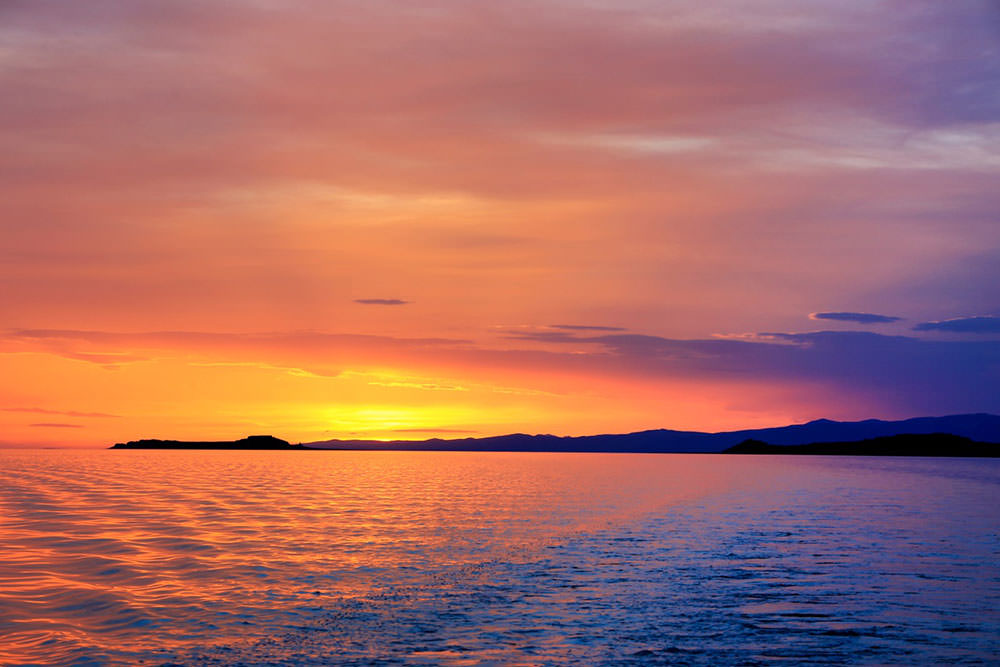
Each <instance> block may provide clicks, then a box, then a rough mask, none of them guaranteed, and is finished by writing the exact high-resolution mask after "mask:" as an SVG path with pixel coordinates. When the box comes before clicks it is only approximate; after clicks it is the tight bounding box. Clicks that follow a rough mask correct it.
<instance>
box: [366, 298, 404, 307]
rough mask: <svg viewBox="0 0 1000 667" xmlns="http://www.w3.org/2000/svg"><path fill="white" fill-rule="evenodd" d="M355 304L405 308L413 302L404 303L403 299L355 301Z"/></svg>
mask: <svg viewBox="0 0 1000 667" xmlns="http://www.w3.org/2000/svg"><path fill="white" fill-rule="evenodd" d="M354 303H360V304H364V305H366V306H405V305H407V304H409V303H412V302H411V301H403V300H402V299H355V300H354Z"/></svg>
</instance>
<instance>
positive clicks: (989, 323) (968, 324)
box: [913, 315, 1000, 333]
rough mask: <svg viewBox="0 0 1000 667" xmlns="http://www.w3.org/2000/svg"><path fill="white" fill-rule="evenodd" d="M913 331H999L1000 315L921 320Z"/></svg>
mask: <svg viewBox="0 0 1000 667" xmlns="http://www.w3.org/2000/svg"><path fill="white" fill-rule="evenodd" d="M913 330H914V331H948V332H952V333H1000V317H996V316H993V315H980V316H977V317H956V318H954V319H950V320H940V321H937V322H921V323H920V324H918V325H916V326H915V327H913Z"/></svg>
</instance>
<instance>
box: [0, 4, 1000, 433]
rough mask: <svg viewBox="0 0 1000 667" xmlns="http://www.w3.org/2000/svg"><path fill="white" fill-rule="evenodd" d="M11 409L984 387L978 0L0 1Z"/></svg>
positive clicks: (1, 409)
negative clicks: (710, 1) (498, 0)
mask: <svg viewBox="0 0 1000 667" xmlns="http://www.w3.org/2000/svg"><path fill="white" fill-rule="evenodd" d="M0 90H2V91H3V100H2V103H0V128H2V132H0V444H2V445H5V446H24V445H32V446H67V445H68V446H90V447H94V446H104V445H107V444H110V443H112V442H117V441H123V440H129V439H136V438H141V437H163V438H198V439H214V438H218V439H222V438H236V437H242V436H244V435H247V434H251V433H255V434H256V433H271V434H274V435H276V436H279V437H283V438H285V439H288V440H290V441H293V442H308V441H315V440H324V439H330V438H378V439H397V438H398V439H415V438H425V437H433V436H439V437H466V436H479V435H495V434H501V433H509V432H530V433H556V434H566V435H578V434H586V433H604V432H627V431H635V430H642V429H649V428H677V429H694V430H707V431H717V430H726V429H733V428H751V427H758V426H760V427H763V426H773V425H781V424H787V423H793V422H802V421H808V420H810V419H816V418H833V419H867V418H885V419H896V418H905V417H911V416H917V415H943V414H954V413H965V412H1000V187H998V184H1000V5H997V4H996V3H995V2H993V1H992V0H956V1H955V2H940V0H835V1H833V0H831V1H821V0H805V1H803V0H758V1H756V2H753V3H748V2H744V1H737V0H723V1H720V2H713V3H704V2H700V1H695V0H655V1H652V0H533V1H522V0H509V1H505V2H500V3H498V2H492V1H491V2H486V1H481V0H461V1H459V0H424V1H421V2H401V1H396V2H390V1H388V0H364V1H360V0H357V1H355V0H322V1H320V0H281V1H277V0H136V1H135V2H122V1H120V0H90V1H88V2H66V1H65V0H3V1H2V2H0Z"/></svg>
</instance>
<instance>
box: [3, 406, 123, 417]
mask: <svg viewBox="0 0 1000 667" xmlns="http://www.w3.org/2000/svg"><path fill="white" fill-rule="evenodd" d="M0 411H2V412H30V413H33V414H39V415H65V416H67V417H101V418H116V419H117V418H119V417H121V415H112V414H108V413H106V412H77V411H76V410H49V409H47V408H0Z"/></svg>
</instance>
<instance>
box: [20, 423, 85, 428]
mask: <svg viewBox="0 0 1000 667" xmlns="http://www.w3.org/2000/svg"><path fill="white" fill-rule="evenodd" d="M28 426H31V427H34V428H83V424H60V423H50V422H43V423H39V424H28Z"/></svg>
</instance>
